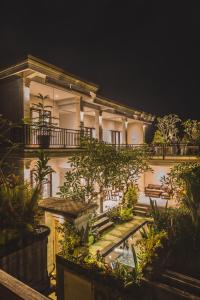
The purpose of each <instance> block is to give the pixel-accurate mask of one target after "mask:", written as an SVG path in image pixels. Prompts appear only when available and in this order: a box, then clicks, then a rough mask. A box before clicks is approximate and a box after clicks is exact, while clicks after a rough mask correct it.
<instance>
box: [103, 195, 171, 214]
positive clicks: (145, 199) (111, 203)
mask: <svg viewBox="0 0 200 300" xmlns="http://www.w3.org/2000/svg"><path fill="white" fill-rule="evenodd" d="M151 199H152V200H153V201H156V203H157V205H158V206H159V207H164V206H165V205H166V202H167V200H166V199H162V198H154V197H151ZM119 203H120V201H119V200H116V199H115V200H112V199H110V200H105V201H104V204H103V205H104V211H107V210H109V209H111V208H113V207H115V206H118V205H119ZM138 204H145V205H150V198H149V197H147V196H145V194H144V193H143V192H140V193H139V199H138ZM168 206H171V207H175V206H176V203H175V201H174V200H168Z"/></svg>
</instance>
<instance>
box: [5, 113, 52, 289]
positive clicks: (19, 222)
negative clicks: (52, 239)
mask: <svg viewBox="0 0 200 300" xmlns="http://www.w3.org/2000/svg"><path fill="white" fill-rule="evenodd" d="M0 124H2V122H1V117H0ZM3 124H5V120H3ZM6 124H7V125H9V123H8V122H6ZM3 128H4V127H2V126H0V145H2V146H3V145H5V144H6V148H4V150H3V151H4V152H3V155H2V156H1V159H0V220H1V222H0V268H1V269H3V270H4V271H6V272H7V273H9V274H11V275H12V276H15V277H17V278H18V279H19V280H21V281H23V282H25V283H26V284H28V285H30V286H31V287H33V288H35V289H37V290H39V291H44V290H45V289H47V288H49V276H48V272H47V241H48V235H49V232H50V230H49V228H48V227H46V226H42V225H40V215H39V208H38V200H39V198H40V196H41V191H42V186H43V184H44V183H45V182H46V177H47V176H48V174H50V173H52V172H53V170H52V168H51V167H50V166H49V165H48V160H49V159H48V157H47V156H46V155H45V153H44V152H43V151H40V152H38V161H37V163H36V165H35V168H34V170H33V173H34V181H35V186H34V187H31V186H30V184H29V183H27V182H24V179H23V178H22V177H20V176H19V175H16V174H15V173H11V172H10V169H8V168H9V166H11V165H12V161H13V158H12V155H11V152H13V150H14V149H16V147H15V146H16V145H14V144H13V143H9V144H8V140H7V139H6V137H5V136H4V133H5V130H4V129H3ZM6 135H7V133H6ZM5 149H6V150H5ZM8 154H9V155H8ZM16 171H17V172H18V174H19V171H20V170H16ZM38 270H39V272H38Z"/></svg>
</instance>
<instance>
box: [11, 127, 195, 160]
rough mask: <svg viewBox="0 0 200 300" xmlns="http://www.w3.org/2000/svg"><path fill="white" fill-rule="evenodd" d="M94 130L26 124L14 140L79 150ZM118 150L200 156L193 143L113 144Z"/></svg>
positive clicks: (15, 133)
mask: <svg viewBox="0 0 200 300" xmlns="http://www.w3.org/2000/svg"><path fill="white" fill-rule="evenodd" d="M94 130H95V129H94V128H92V127H91V128H90V127H83V128H82V129H80V130H78V129H69V128H61V127H50V128H44V127H38V126H37V125H34V124H24V125H23V126H21V127H17V128H14V131H13V134H12V140H13V141H14V142H16V143H19V144H21V145H24V146H25V147H28V148H32V147H33V148H35V147H36V148H40V147H41V139H42V137H43V138H46V140H48V143H49V147H50V148H64V149H65V148H79V147H80V146H81V142H80V141H81V136H87V137H89V138H93V137H94ZM105 143H107V144H109V145H113V146H114V147H117V149H123V148H128V149H131V148H133V149H134V148H137V147H144V148H147V149H148V151H149V153H150V154H151V156H159V157H160V156H161V157H162V159H165V157H166V156H199V155H200V144H191V143H173V144H172V143H171V144H170V143H169V144H128V143H127V144H121V143H119V144H118V143H116V144H111V143H109V142H106V141H105Z"/></svg>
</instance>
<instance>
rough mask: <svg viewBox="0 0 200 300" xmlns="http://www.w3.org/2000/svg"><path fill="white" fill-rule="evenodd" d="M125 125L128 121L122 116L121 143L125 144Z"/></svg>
mask: <svg viewBox="0 0 200 300" xmlns="http://www.w3.org/2000/svg"><path fill="white" fill-rule="evenodd" d="M127 126H128V121H127V118H125V117H122V144H124V145H126V144H127Z"/></svg>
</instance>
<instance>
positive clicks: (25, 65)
mask: <svg viewBox="0 0 200 300" xmlns="http://www.w3.org/2000/svg"><path fill="white" fill-rule="evenodd" d="M28 70H34V71H36V72H40V73H42V74H45V75H47V76H52V77H53V78H55V79H60V80H68V81H71V82H72V83H76V84H77V85H78V84H79V85H82V86H86V87H87V88H88V89H89V90H90V91H92V92H96V91H97V90H98V85H96V84H94V83H91V82H89V81H86V80H84V79H82V78H80V77H78V76H76V75H74V74H71V73H69V72H66V71H65V70H63V69H61V68H59V67H57V66H55V65H53V64H50V63H48V62H46V61H44V60H42V59H40V58H37V57H35V56H32V55H28V56H27V57H26V58H25V59H24V60H21V61H20V62H18V63H16V64H14V65H11V66H9V67H7V68H4V69H2V70H0V79H3V78H7V77H10V76H12V75H16V74H19V73H20V72H25V71H28Z"/></svg>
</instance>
